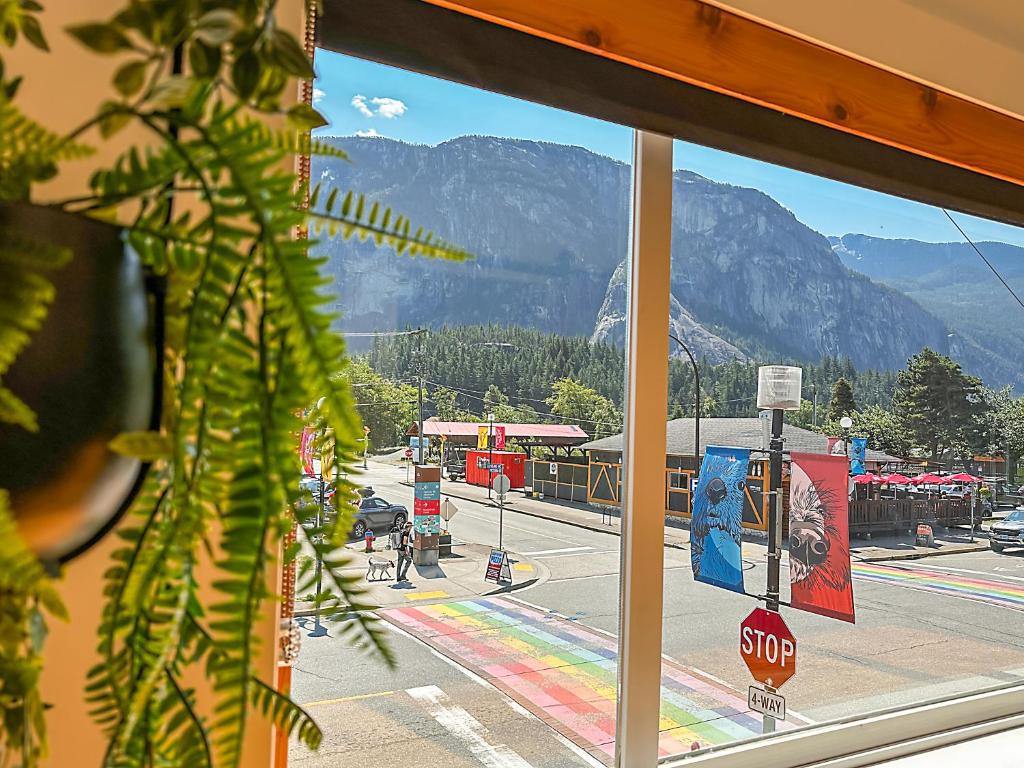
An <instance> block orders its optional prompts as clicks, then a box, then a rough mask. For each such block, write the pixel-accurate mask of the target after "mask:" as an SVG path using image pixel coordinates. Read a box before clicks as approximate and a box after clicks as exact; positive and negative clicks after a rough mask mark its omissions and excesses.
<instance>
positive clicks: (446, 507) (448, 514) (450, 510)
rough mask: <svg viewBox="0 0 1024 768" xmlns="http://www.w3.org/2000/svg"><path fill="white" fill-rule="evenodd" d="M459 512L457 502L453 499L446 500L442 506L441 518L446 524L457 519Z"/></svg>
mask: <svg viewBox="0 0 1024 768" xmlns="http://www.w3.org/2000/svg"><path fill="white" fill-rule="evenodd" d="M458 511H459V508H458V507H456V506H455V502H454V501H452V500H451V499H445V500H444V502H443V503H442V504H441V517H442V518H443V519H444V521H445V522H446V523H447V522H448V521H449V520H451V519H452V518H453V517H455V513H456V512H458Z"/></svg>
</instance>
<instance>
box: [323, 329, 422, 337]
mask: <svg viewBox="0 0 1024 768" xmlns="http://www.w3.org/2000/svg"><path fill="white" fill-rule="evenodd" d="M424 332H425V329H423V328H416V329H415V330H412V331H342V332H341V335H342V336H353V337H359V338H377V337H382V336H415V335H417V334H420V333H424Z"/></svg>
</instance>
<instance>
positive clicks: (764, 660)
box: [740, 608, 796, 688]
mask: <svg viewBox="0 0 1024 768" xmlns="http://www.w3.org/2000/svg"><path fill="white" fill-rule="evenodd" d="M740 656H742V657H743V661H744V662H745V663H746V665H747V668H748V669H749V670H750V674H751V675H753V676H754V679H755V680H757V681H758V682H760V683H764V684H765V685H769V686H771V687H772V688H781V687H782V684H783V683H785V682H786V681H787V680H789V678H791V677H792V676H793V675H795V674H796V638H795V637H793V633H792V632H790V631H789V627H787V626H786V622H784V621H783V620H782V617H781V616H780V615H779V614H777V613H774V612H772V611H766V610H765V609H764V608H755V609H754V610H753V611H752V612H751V614H750V615H749V616H747V618H745V619H744V620H743V623H742V624H740Z"/></svg>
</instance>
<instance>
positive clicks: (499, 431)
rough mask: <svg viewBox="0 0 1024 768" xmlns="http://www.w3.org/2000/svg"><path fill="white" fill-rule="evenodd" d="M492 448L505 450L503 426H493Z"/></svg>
mask: <svg viewBox="0 0 1024 768" xmlns="http://www.w3.org/2000/svg"><path fill="white" fill-rule="evenodd" d="M494 450H496V451H504V450H505V428H504V427H495V428H494Z"/></svg>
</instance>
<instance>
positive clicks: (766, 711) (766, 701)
mask: <svg viewBox="0 0 1024 768" xmlns="http://www.w3.org/2000/svg"><path fill="white" fill-rule="evenodd" d="M747 706H748V707H749V708H750V709H752V710H754V711H755V712H760V713H761V714H762V715H764V716H765V717H771V718H773V719H775V720H785V719H786V700H785V699H784V698H783V697H782V696H780V695H779V694H777V693H769V692H768V691H766V690H765V689H763V688H758V687H757V686H756V685H752V686H750V687H749V688H747Z"/></svg>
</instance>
